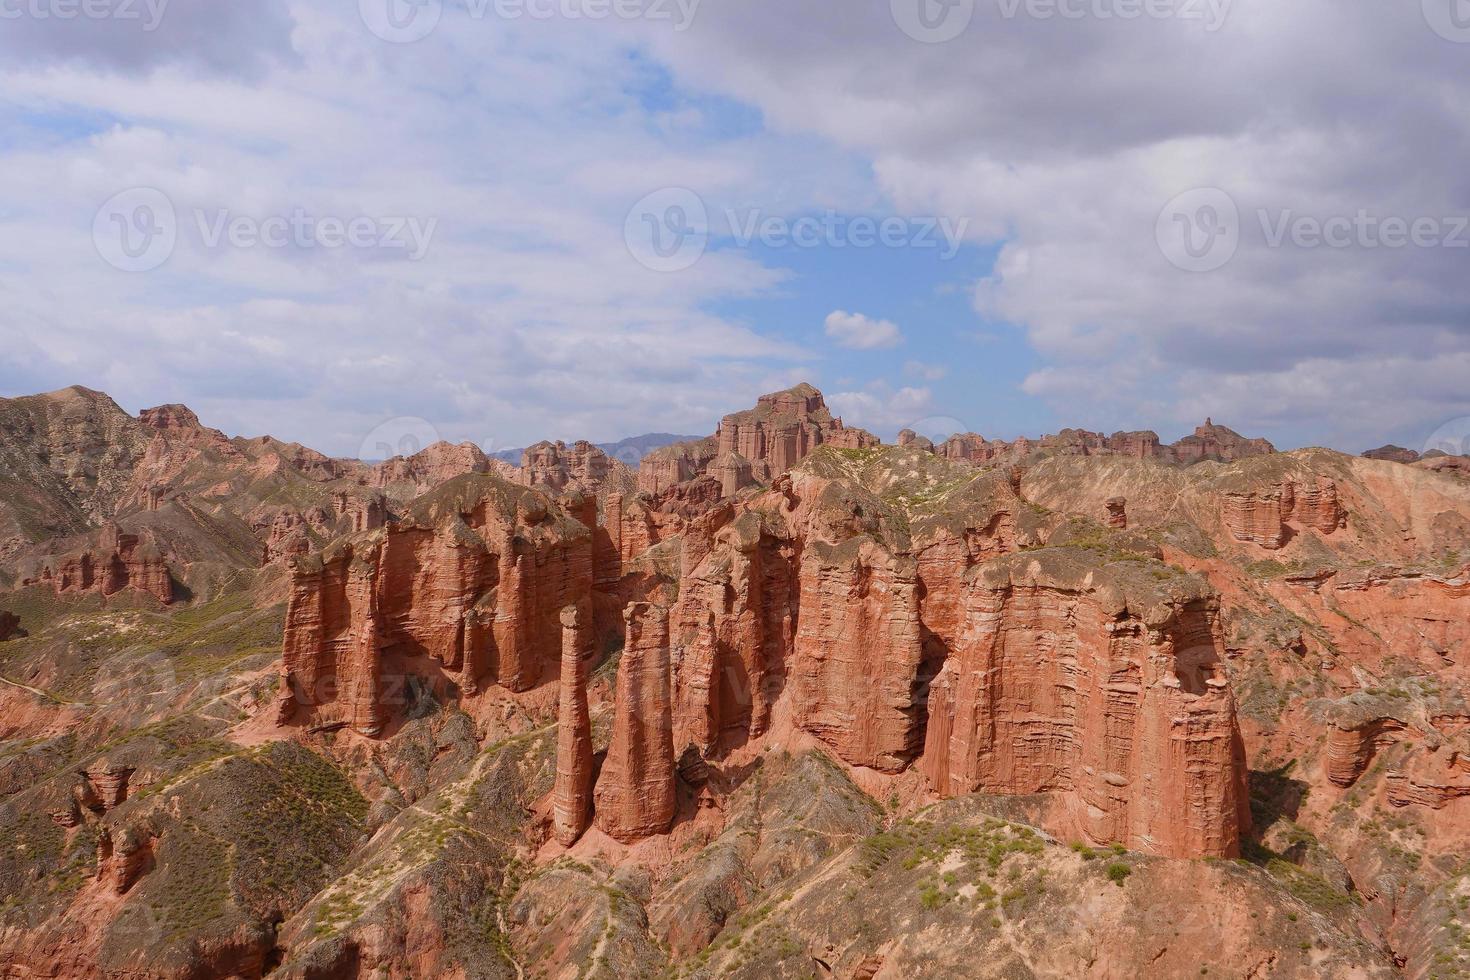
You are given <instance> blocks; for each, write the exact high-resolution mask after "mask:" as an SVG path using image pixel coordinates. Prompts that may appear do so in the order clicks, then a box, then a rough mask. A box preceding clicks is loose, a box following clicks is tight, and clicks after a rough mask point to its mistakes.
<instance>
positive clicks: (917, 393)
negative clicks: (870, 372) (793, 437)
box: [827, 381, 934, 439]
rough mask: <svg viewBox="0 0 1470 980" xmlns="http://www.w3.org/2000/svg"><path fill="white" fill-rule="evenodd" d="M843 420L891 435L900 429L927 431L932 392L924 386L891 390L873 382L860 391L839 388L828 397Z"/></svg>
mask: <svg viewBox="0 0 1470 980" xmlns="http://www.w3.org/2000/svg"><path fill="white" fill-rule="evenodd" d="M827 402H828V404H830V405H831V406H832V410H833V411H834V412H835V413H837V414H838V415H840V416H841V417H842V420H843V422H845V423H846V424H848V425H855V426H858V427H859V428H863V429H868V430H870V431H872V432H876V433H877V434H879V435H881V436H885V437H887V438H890V439H891V438H893V436H894V435H896V434H897V433H898V432H899V430H901V429H915V430H921V431H927V429H928V426H927V425H926V424H925V423H926V421H927V420H929V419H931V418H932V417H933V416H934V393H933V392H932V391H930V390H929V389H928V388H927V387H923V388H914V387H904V388H899V389H896V390H895V389H894V388H893V387H892V386H891V385H889V384H887V383H886V382H882V381H877V382H874V383H872V384H870V385H868V386H867V387H865V388H864V389H862V390H861V391H839V392H837V393H836V394H834V395H831V396H829V397H828V398H827Z"/></svg>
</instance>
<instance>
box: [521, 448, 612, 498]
mask: <svg viewBox="0 0 1470 980" xmlns="http://www.w3.org/2000/svg"><path fill="white" fill-rule="evenodd" d="M517 479H518V481H519V482H521V483H524V484H525V485H526V486H531V487H546V488H549V489H550V491H551V492H552V493H553V494H559V493H563V492H565V491H567V490H569V489H572V490H578V491H581V492H583V493H589V494H599V493H602V492H604V491H608V492H614V493H628V492H631V491H632V490H633V489H634V487H635V485H636V482H637V481H636V479H635V478H634V476H633V473H632V471H630V470H629V469H628V468H627V467H626V466H624V465H623V464H622V463H621V462H619V461H618V460H615V459H611V458H609V457H608V455H607V453H605V452H603V451H602V450H601V449H598V448H597V447H596V446H594V445H592V443H590V442H585V441H583V442H576V443H573V444H572V445H570V446H568V445H567V444H566V443H564V442H542V443H537V444H536V445H534V446H532V447H531V448H529V449H527V450H526V451H525V452H524V453H523V454H522V456H521V469H520V473H519V475H518V477H517Z"/></svg>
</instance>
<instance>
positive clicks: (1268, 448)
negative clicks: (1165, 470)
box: [1169, 419, 1276, 463]
mask: <svg viewBox="0 0 1470 980" xmlns="http://www.w3.org/2000/svg"><path fill="white" fill-rule="evenodd" d="M1169 448H1170V450H1171V451H1172V453H1173V457H1174V459H1175V460H1176V461H1177V462H1181V463H1193V462H1198V461H1199V460H1202V459H1218V460H1222V461H1224V462H1227V463H1231V462H1234V461H1235V460H1238V459H1247V458H1249V457H1251V456H1269V455H1271V454H1272V453H1274V452H1276V447H1275V446H1273V445H1271V444H1270V443H1269V442H1267V441H1266V440H1265V439H1247V438H1246V437H1245V436H1243V435H1241V434H1240V433H1239V432H1236V431H1235V430H1234V429H1227V428H1226V427H1225V426H1223V425H1216V424H1215V423H1214V421H1213V420H1212V419H1205V424H1204V425H1202V426H1200V427H1199V428H1197V429H1195V430H1194V435H1191V436H1185V437H1184V438H1183V439H1180V440H1179V441H1178V442H1176V443H1174V444H1173V445H1172V446H1170V447H1169Z"/></svg>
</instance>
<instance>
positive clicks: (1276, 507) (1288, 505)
mask: <svg viewBox="0 0 1470 980" xmlns="http://www.w3.org/2000/svg"><path fill="white" fill-rule="evenodd" d="M1222 516H1223V518H1224V521H1225V526H1226V528H1227V529H1228V530H1229V532H1230V534H1231V536H1232V537H1234V538H1235V540H1237V541H1243V542H1249V543H1251V544H1255V545H1259V546H1260V547H1262V548H1265V549H1267V550H1270V551H1275V550H1278V549H1280V548H1282V547H1285V545H1286V543H1287V542H1288V541H1290V540H1291V536H1292V533H1293V532H1292V528H1291V525H1292V524H1299V525H1301V526H1303V527H1307V528H1311V529H1312V530H1314V531H1317V532H1318V533H1320V534H1324V535H1326V534H1332V533H1334V532H1335V531H1339V530H1341V529H1342V528H1343V527H1345V526H1346V525H1347V511H1346V510H1345V509H1344V508H1343V506H1342V502H1341V501H1340V500H1339V498H1338V492H1337V484H1336V483H1335V482H1334V481H1332V480H1330V479H1327V478H1326V477H1317V478H1315V479H1313V480H1311V481H1298V480H1295V479H1287V480H1283V481H1281V482H1280V483H1278V484H1273V485H1269V486H1265V487H1260V488H1255V489H1250V490H1243V491H1236V492H1229V493H1226V494H1225V496H1224V501H1223V508H1222Z"/></svg>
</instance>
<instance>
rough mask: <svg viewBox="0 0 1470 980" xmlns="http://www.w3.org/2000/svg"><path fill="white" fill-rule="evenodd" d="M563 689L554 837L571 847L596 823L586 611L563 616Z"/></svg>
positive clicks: (567, 610) (590, 646)
mask: <svg viewBox="0 0 1470 980" xmlns="http://www.w3.org/2000/svg"><path fill="white" fill-rule="evenodd" d="M561 627H562V640H561V688H560V698H559V702H558V709H557V716H556V725H557V742H556V785H555V788H554V790H553V798H552V832H553V834H554V835H555V836H556V839H557V840H558V841H560V842H561V843H562V844H563V845H564V846H567V847H570V846H571V845H573V844H575V843H576V842H577V838H579V837H581V836H582V833H583V832H584V831H585V830H586V829H587V825H588V823H589V822H590V821H591V817H592V775H593V773H592V763H593V757H592V716H591V714H590V712H589V711H588V707H587V672H588V670H589V669H590V668H591V662H592V657H593V654H594V649H595V648H594V646H593V631H592V623H591V621H590V616H589V614H588V612H587V610H586V608H585V606H579V605H572V606H567V607H566V608H565V609H563V610H562V612H561Z"/></svg>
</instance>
